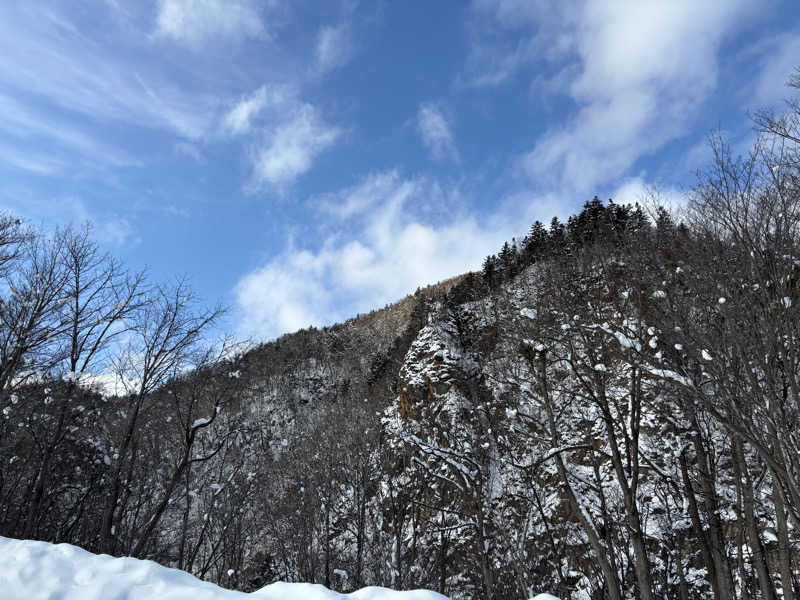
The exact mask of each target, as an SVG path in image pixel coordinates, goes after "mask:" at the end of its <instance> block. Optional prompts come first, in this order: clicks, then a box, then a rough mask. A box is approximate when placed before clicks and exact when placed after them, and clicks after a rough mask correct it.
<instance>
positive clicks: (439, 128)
mask: <svg viewBox="0 0 800 600" xmlns="http://www.w3.org/2000/svg"><path fill="white" fill-rule="evenodd" d="M417 131H418V132H419V134H420V136H421V137H422V143H423V144H425V147H426V148H428V150H429V151H430V153H431V156H432V157H433V159H434V160H439V161H441V160H453V161H455V162H458V160H459V155H458V149H457V148H456V144H455V140H454V139H453V132H452V131H451V129H450V124H449V123H448V122H447V119H446V118H445V116H444V114H442V111H441V110H440V109H439V107H438V106H436V105H435V104H432V103H430V102H426V103H423V104H421V105H420V107H419V111H418V112H417Z"/></svg>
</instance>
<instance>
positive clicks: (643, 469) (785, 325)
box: [0, 80, 800, 600]
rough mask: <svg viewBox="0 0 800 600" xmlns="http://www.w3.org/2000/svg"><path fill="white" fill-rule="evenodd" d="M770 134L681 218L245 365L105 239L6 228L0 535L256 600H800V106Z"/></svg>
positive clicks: (548, 235) (242, 354)
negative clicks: (380, 595) (368, 590)
mask: <svg viewBox="0 0 800 600" xmlns="http://www.w3.org/2000/svg"><path fill="white" fill-rule="evenodd" d="M794 83H795V84H798V83H800V82H799V81H797V80H795V81H794ZM756 124H757V128H758V130H759V136H758V139H757V141H756V143H755V144H754V146H753V148H752V149H751V151H750V153H749V154H748V155H747V156H744V157H738V156H735V155H734V154H733V153H732V151H731V149H730V148H729V147H728V145H727V144H726V142H725V140H724V139H723V138H722V137H721V136H714V137H712V140H711V148H712V150H713V155H714V160H713V163H712V164H711V166H710V167H709V168H708V169H707V170H706V171H704V172H702V173H701V174H700V176H699V181H698V184H697V186H696V187H695V188H694V189H693V190H692V191H691V192H690V193H689V198H688V201H687V204H686V206H684V207H683V208H682V209H681V210H680V211H674V210H671V209H670V207H665V206H662V205H659V204H658V198H657V196H655V197H654V198H651V199H650V200H651V202H645V201H644V200H643V201H642V204H641V205H634V206H630V205H624V204H615V203H614V202H613V201H608V202H601V201H600V200H599V199H597V198H595V199H593V200H591V201H589V202H587V203H586V204H585V205H584V207H583V210H582V211H581V212H580V213H579V214H577V215H574V216H572V217H570V218H569V219H568V220H567V221H566V222H565V223H561V222H560V221H559V220H558V219H556V218H554V219H553V220H552V222H551V223H550V224H549V225H547V226H546V225H544V224H542V223H540V222H536V223H534V224H533V225H532V227H531V228H530V232H529V233H528V235H526V236H525V237H524V238H523V239H521V240H519V241H517V240H514V241H511V242H509V243H507V244H505V245H504V246H503V247H502V249H501V250H500V251H499V253H498V254H497V255H495V256H490V257H488V258H487V259H486V261H485V262H484V265H483V269H482V271H481V272H476V273H468V274H466V275H463V276H459V277H456V278H454V279H452V280H449V281H447V282H442V283H440V284H437V285H433V286H430V287H429V288H425V289H421V290H418V291H417V292H416V293H415V294H414V295H412V296H409V297H408V298H406V299H405V300H403V301H401V302H400V303H398V304H395V305H392V306H389V307H386V308H384V309H382V310H378V311H375V312H373V313H370V314H368V315H363V316H359V317H358V318H355V319H351V320H350V321H347V322H345V323H343V324H340V325H336V326H333V327H328V328H324V329H316V328H310V329H307V330H303V331H299V332H297V333H294V334H290V335H285V336H283V337H281V338H279V339H277V340H275V341H272V342H269V343H266V344H262V345H259V346H256V347H248V348H243V347H240V346H237V345H236V344H234V343H232V342H231V341H229V340H214V339H210V338H211V336H210V335H209V332H210V331H212V330H213V326H214V324H215V322H216V321H217V319H218V318H219V316H220V314H221V309H217V308H214V309H210V310H209V309H203V308H202V306H201V304H200V303H198V302H197V300H196V299H195V298H194V297H193V295H192V293H191V291H190V290H189V289H188V286H187V285H186V283H185V282H183V281H177V282H175V283H173V284H171V285H159V284H154V283H152V282H150V281H149V280H148V279H147V277H146V276H145V275H144V274H141V273H131V272H129V271H127V270H126V269H125V268H124V267H123V265H121V264H120V263H119V262H118V261H116V260H115V259H114V258H112V257H110V256H108V255H106V254H104V253H102V252H101V251H100V250H99V248H98V247H97V245H96V244H95V243H94V242H93V241H92V239H91V233H90V230H89V229H86V228H84V229H74V228H67V229H63V230H59V231H57V232H55V233H45V232H42V231H36V230H33V229H31V228H28V227H26V225H25V224H24V223H21V222H20V221H18V220H16V219H15V218H14V217H13V216H8V215H6V216H5V217H3V219H2V222H0V252H2V254H0V277H1V278H2V279H3V282H4V285H3V286H2V287H3V289H2V291H0V296H1V297H0V361H1V362H0V411H1V412H2V415H0V465H2V466H0V535H4V536H10V537H19V538H29V539H41V540H48V541H54V542H69V543H72V544H77V545H80V546H82V547H84V548H86V549H89V550H91V551H94V552H105V553H109V554H114V555H131V556H136V557H141V558H150V559H153V560H157V561H158V562H160V563H162V564H165V565H169V566H174V567H177V568H180V569H184V570H187V571H189V572H192V573H194V574H196V575H198V576H199V577H202V578H205V579H208V580H212V581H215V582H218V583H220V584H222V585H224V586H226V587H231V588H236V589H241V590H253V589H256V588H258V587H260V586H262V585H264V584H266V583H269V582H271V581H275V580H285V581H309V582H318V583H323V584H325V585H327V586H329V587H331V588H335V589H340V590H350V589H356V588H359V587H362V586H365V585H373V584H375V585H384V586H388V587H393V588H398V589H409V588H417V587H425V588H430V589H434V590H438V591H440V592H442V593H444V594H446V595H448V596H450V597H452V598H485V599H504V598H527V597H528V594H530V593H531V592H532V591H549V592H551V593H553V594H555V595H557V596H559V597H561V598H592V599H605V598H608V599H612V600H618V599H622V598H626V599H627V598H636V599H641V600H649V599H654V598H674V599H679V600H688V599H689V598H692V599H694V598H715V599H718V600H727V599H733V598H752V599H755V598H762V599H766V600H777V599H778V598H784V599H787V600H793V599H795V598H797V597H798V594H800V534H798V532H800V329H799V327H800V314H798V310H799V307H800V298H798V295H800V290H799V289H798V282H799V281H800V248H799V247H798V246H799V245H800V244H799V242H800V238H799V237H798V233H800V194H799V192H800V160H799V159H800V155H799V154H798V148H799V147H798V144H799V143H800V107H799V106H798V105H797V104H791V103H790V105H789V111H788V112H787V113H786V114H784V115H779V116H774V115H769V114H761V115H758V116H757V117H756Z"/></svg>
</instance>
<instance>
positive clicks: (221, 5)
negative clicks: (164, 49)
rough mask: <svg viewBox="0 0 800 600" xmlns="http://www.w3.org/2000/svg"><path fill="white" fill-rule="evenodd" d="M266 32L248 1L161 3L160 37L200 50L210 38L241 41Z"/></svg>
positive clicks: (179, 0) (172, 0)
mask: <svg viewBox="0 0 800 600" xmlns="http://www.w3.org/2000/svg"><path fill="white" fill-rule="evenodd" d="M264 33H265V27H264V23H263V22H262V20H261V16H260V15H259V12H258V10H257V8H256V7H255V6H254V5H253V4H252V3H251V2H249V1H247V0H159V2H158V14H157V17H156V35H157V36H159V37H163V38H169V39H172V40H175V41H176V42H180V43H184V44H187V45H189V46H193V47H197V46H199V45H200V44H201V43H202V42H204V41H206V40H208V39H210V38H226V39H241V38H248V37H249V38H252V37H258V36H260V35H263V34H264Z"/></svg>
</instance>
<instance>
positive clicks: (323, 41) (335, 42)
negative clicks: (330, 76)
mask: <svg viewBox="0 0 800 600" xmlns="http://www.w3.org/2000/svg"><path fill="white" fill-rule="evenodd" d="M354 53H355V43H354V42H353V35H352V30H351V26H350V24H349V23H340V24H338V25H326V26H324V27H322V28H320V30H319V33H318V34H317V45H316V49H315V60H316V63H315V67H316V70H317V72H319V73H326V72H328V71H332V70H333V69H337V68H339V67H342V66H344V65H346V64H347V63H348V62H349V61H350V59H351V58H352V57H353V54H354Z"/></svg>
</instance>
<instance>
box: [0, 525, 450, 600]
mask: <svg viewBox="0 0 800 600" xmlns="http://www.w3.org/2000/svg"><path fill="white" fill-rule="evenodd" d="M0 596H2V597H3V598H4V599H5V600H39V599H42V600H44V599H47V600H154V599H158V600H236V599H239V598H241V599H242V600H245V599H249V600H347V599H349V600H447V599H446V598H445V597H444V596H442V595H441V594H437V593H436V592H429V591H426V590H415V591H410V592H397V591H394V590H388V589H386V588H379V587H367V588H363V589H361V590H358V591H357V592H353V593H351V594H339V593H337V592H333V591H331V590H329V589H327V588H325V587H324V586H321V585H314V584H310V583H273V584H271V585H268V586H266V587H263V588H261V589H260V590H258V591H256V592H253V593H251V594H245V593H243V592H235V591H232V590H226V589H224V588H221V587H219V586H216V585H214V584H213V583H209V582H207V581H201V580H199V579H197V578H196V577H194V576H192V575H190V574H189V573H186V572H184V571H179V570H178V569H169V568H167V567H163V566H161V565H159V564H157V563H154V562H152V561H149V560H138V559H136V558H114V557H112V556H108V555H106V554H100V555H97V554H92V553H91V552H87V551H85V550H82V549H81V548H78V547H77V546H71V545H69V544H49V543H47V542H34V541H30V540H14V539H9V538H4V537H0Z"/></svg>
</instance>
